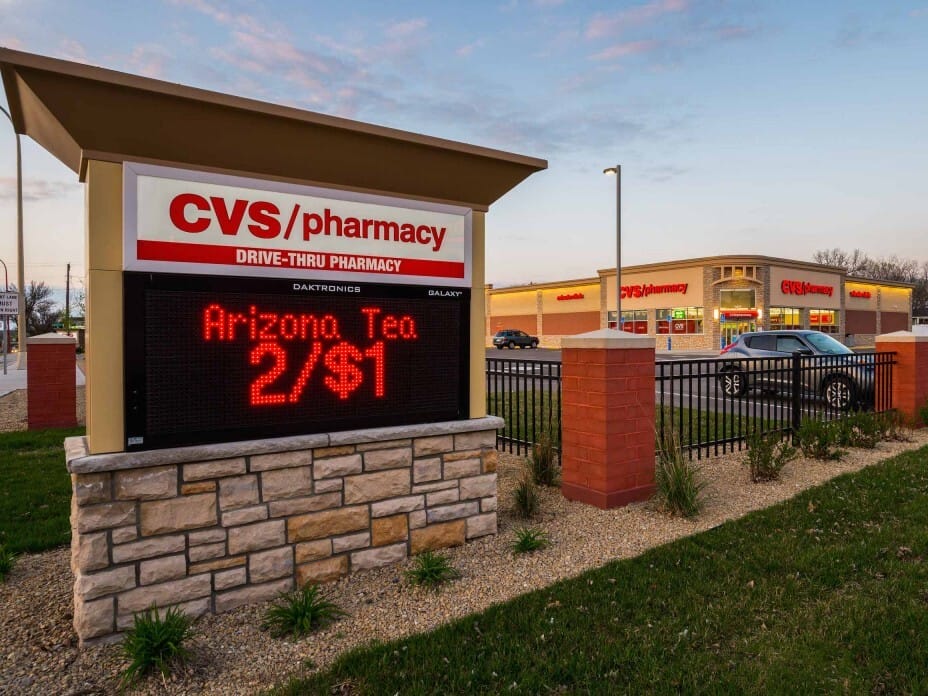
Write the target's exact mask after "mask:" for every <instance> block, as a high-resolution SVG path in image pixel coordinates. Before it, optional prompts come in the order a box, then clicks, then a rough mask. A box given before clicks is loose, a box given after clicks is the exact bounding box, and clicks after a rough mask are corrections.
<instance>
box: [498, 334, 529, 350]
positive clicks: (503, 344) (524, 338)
mask: <svg viewBox="0 0 928 696" xmlns="http://www.w3.org/2000/svg"><path fill="white" fill-rule="evenodd" d="M493 345H494V346H496V347H497V348H499V349H500V350H502V349H503V348H509V350H512V349H513V348H515V347H516V346H519V348H537V347H538V336H529V335H528V334H527V333H525V332H524V331H519V329H503V330H502V331H497V332H496V335H495V336H494V337H493Z"/></svg>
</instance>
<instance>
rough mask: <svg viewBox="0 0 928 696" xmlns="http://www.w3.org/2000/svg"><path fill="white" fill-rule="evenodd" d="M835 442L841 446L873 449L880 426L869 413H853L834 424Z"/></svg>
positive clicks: (878, 438) (880, 429) (878, 436)
mask: <svg viewBox="0 0 928 696" xmlns="http://www.w3.org/2000/svg"><path fill="white" fill-rule="evenodd" d="M833 427H834V433H835V443H836V444H838V445H840V446H842V447H861V448H863V449H873V448H874V447H876V443H878V442H879V441H880V435H881V431H882V428H881V427H880V424H879V423H878V422H877V419H876V417H875V416H874V415H873V414H871V413H855V414H853V415H850V416H848V417H847V418H842V419H841V420H840V421H838V422H837V423H836V424H834V426H833Z"/></svg>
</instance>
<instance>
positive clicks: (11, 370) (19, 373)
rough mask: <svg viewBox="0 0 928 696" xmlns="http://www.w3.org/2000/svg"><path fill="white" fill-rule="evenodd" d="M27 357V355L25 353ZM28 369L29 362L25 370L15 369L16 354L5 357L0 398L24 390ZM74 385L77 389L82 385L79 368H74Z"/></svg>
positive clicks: (0, 377) (82, 380) (1, 369)
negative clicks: (4, 370) (4, 371)
mask: <svg viewBox="0 0 928 696" xmlns="http://www.w3.org/2000/svg"><path fill="white" fill-rule="evenodd" d="M27 356H28V353H27ZM28 367H29V361H28V360H27V361H26V368H27V369H26V370H17V369H16V354H15V353H13V354H11V355H7V356H6V374H3V368H2V366H0V396H6V395H7V394H9V393H10V392H14V391H16V390H18V389H25V388H26V374H27V370H28ZM74 379H75V384H76V385H77V386H79V387H82V386H83V385H84V382H85V380H84V373H83V372H81V368H80V367H78V366H75V368H74Z"/></svg>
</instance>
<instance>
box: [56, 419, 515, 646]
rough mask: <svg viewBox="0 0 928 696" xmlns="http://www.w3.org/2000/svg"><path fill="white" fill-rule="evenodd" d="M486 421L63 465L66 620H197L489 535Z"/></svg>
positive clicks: (88, 634) (492, 479) (75, 445)
mask: <svg viewBox="0 0 928 696" xmlns="http://www.w3.org/2000/svg"><path fill="white" fill-rule="evenodd" d="M502 425H503V421H502V420H501V419H500V418H496V417H485V418H475V419H471V420H464V421H452V422H445V423H430V424H422V425H413V426H402V427H394V428H378V429H370V430H358V431H349V432H338V433H326V434H318V435H307V436H298V437H288V438H277V439H269V440H256V441H247V442H236V443H224V444H218V445H206V446H201V447H183V448H174V449H164V450H155V451H149V452H134V453H115V454H99V455H88V454H87V445H86V441H85V439H84V438H82V437H76V438H69V439H68V440H67V441H66V450H67V461H68V470H69V471H70V473H71V484H72V499H71V526H72V529H73V536H72V542H71V567H72V570H73V572H74V575H75V582H74V628H75V630H76V632H77V635H78V637H79V638H80V642H81V645H85V644H88V643H96V642H107V641H111V640H116V639H118V638H119V633H120V632H121V631H124V630H125V629H127V628H129V627H130V626H131V625H132V620H133V614H134V613H135V612H138V611H142V610H144V609H147V608H148V607H150V606H151V605H153V604H154V605H156V606H158V607H159V608H166V607H170V606H177V607H179V608H181V609H182V610H183V611H184V612H186V613H187V614H190V615H193V616H198V615H201V614H205V613H209V612H213V613H219V612H223V611H228V610H230V609H233V608H235V607H238V606H241V605H243V604H247V603H250V602H258V601H263V600H267V599H271V598H273V597H275V596H276V595H277V594H278V593H280V592H283V591H287V590H291V589H294V588H295V587H300V586H302V585H304V584H306V583H308V582H324V581H327V580H334V579H336V578H339V577H341V576H343V575H346V574H347V573H349V572H353V571H356V570H363V569H366V568H375V567H378V566H384V565H388V564H391V563H397V562H399V561H402V560H403V559H405V558H406V557H407V556H409V555H411V554H416V553H419V552H421V551H425V550H428V549H439V548H444V547H449V546H456V545H459V544H463V543H464V542H465V541H466V540H469V539H473V538H476V537H481V536H485V535H487V534H495V533H496V531H497V520H496V505H497V502H496V430H497V429H498V428H500V427H502Z"/></svg>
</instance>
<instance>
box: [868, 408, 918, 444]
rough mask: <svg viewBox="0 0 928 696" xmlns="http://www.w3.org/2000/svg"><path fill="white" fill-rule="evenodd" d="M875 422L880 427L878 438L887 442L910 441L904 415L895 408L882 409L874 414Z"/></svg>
mask: <svg viewBox="0 0 928 696" xmlns="http://www.w3.org/2000/svg"><path fill="white" fill-rule="evenodd" d="M876 419H877V423H878V424H879V428H880V439H882V440H886V441H889V442H911V441H912V438H911V436H910V435H909V433H908V430H907V424H906V422H905V416H903V415H902V414H901V413H899V411H897V410H896V409H892V410H891V411H884V412H883V413H878V414H877V415H876Z"/></svg>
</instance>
